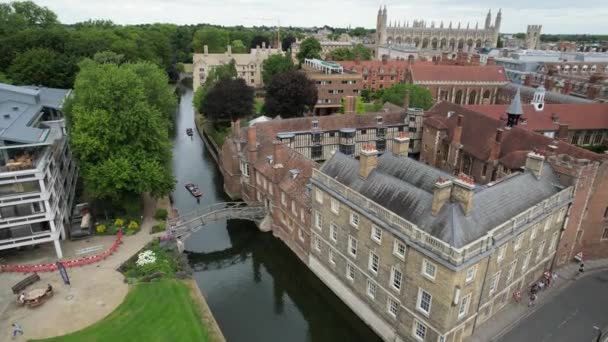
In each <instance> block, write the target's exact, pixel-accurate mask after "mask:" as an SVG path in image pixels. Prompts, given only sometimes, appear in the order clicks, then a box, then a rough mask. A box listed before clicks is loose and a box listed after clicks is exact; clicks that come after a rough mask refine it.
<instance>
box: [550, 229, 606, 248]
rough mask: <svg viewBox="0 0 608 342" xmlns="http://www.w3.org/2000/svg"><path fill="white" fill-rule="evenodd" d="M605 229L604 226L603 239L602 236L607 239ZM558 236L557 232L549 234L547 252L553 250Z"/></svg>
mask: <svg viewBox="0 0 608 342" xmlns="http://www.w3.org/2000/svg"><path fill="white" fill-rule="evenodd" d="M607 230H608V228H604V234H603V235H602V239H604V238H607V239H608V235H607V234H608V233H607ZM558 238H559V232H555V233H553V236H551V243H550V244H549V252H553V251H554V250H555V246H557V239H558Z"/></svg>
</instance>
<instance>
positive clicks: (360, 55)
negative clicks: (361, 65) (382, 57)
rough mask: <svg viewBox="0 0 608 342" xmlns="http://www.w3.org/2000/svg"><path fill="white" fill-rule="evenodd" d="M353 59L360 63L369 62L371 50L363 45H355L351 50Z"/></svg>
mask: <svg viewBox="0 0 608 342" xmlns="http://www.w3.org/2000/svg"><path fill="white" fill-rule="evenodd" d="M351 52H352V54H353V59H358V60H360V61H369V60H371V59H372V50H370V49H368V48H366V47H365V45H363V44H357V45H355V46H353V48H352V49H351Z"/></svg>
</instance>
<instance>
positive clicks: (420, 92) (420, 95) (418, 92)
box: [378, 84, 433, 110]
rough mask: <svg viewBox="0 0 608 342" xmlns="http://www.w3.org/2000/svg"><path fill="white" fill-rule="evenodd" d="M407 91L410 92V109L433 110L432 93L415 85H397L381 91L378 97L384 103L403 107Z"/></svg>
mask: <svg viewBox="0 0 608 342" xmlns="http://www.w3.org/2000/svg"><path fill="white" fill-rule="evenodd" d="M406 89H408V90H409V92H410V105H409V106H410V107H415V108H422V109H424V110H426V109H429V108H431V106H432V105H433V96H432V95H431V92H430V91H429V90H428V89H426V88H424V87H421V86H419V85H415V84H395V85H393V86H392V87H390V88H386V89H384V90H382V91H379V92H378V93H379V94H378V95H379V97H380V100H381V101H382V103H385V102H390V103H392V104H395V105H397V106H403V99H404V97H405V90H406Z"/></svg>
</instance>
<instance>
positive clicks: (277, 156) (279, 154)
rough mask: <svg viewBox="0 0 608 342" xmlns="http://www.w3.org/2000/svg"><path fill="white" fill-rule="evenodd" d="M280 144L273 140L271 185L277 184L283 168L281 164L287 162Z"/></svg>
mask: <svg viewBox="0 0 608 342" xmlns="http://www.w3.org/2000/svg"><path fill="white" fill-rule="evenodd" d="M281 145H283V143H281V142H280V141H278V140H275V141H274V142H273V143H272V169H273V177H274V179H273V180H272V182H273V183H278V182H279V172H280V170H281V169H282V168H283V163H284V162H285V160H287V151H286V149H285V148H284V147H283V146H281Z"/></svg>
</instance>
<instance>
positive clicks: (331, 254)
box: [328, 247, 336, 265]
mask: <svg viewBox="0 0 608 342" xmlns="http://www.w3.org/2000/svg"><path fill="white" fill-rule="evenodd" d="M328 259H329V262H330V263H331V264H332V265H335V264H336V259H335V255H334V249H333V248H331V247H329V255H328Z"/></svg>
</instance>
